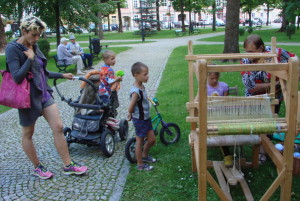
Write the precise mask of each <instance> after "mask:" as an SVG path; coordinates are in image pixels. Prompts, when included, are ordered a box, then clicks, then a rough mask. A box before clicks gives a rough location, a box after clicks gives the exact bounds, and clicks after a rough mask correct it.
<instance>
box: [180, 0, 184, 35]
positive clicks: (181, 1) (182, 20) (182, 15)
mask: <svg viewBox="0 0 300 201" xmlns="http://www.w3.org/2000/svg"><path fill="white" fill-rule="evenodd" d="M183 1H184V0H180V15H181V29H182V32H185V25H184V10H183Z"/></svg>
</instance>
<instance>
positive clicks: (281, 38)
mask: <svg viewBox="0 0 300 201" xmlns="http://www.w3.org/2000/svg"><path fill="white" fill-rule="evenodd" d="M277 31H278V29H268V30H255V31H253V33H252V34H258V35H260V36H261V38H262V39H263V41H264V42H265V43H266V42H271V37H272V36H275V37H276V39H277V42H286V43H288V42H290V43H296V42H297V43H298V42H300V30H296V34H295V35H293V36H292V39H291V40H290V39H289V38H288V36H287V35H286V32H277ZM247 36H249V33H248V32H245V34H244V35H243V36H240V37H239V41H240V42H244V40H245V38H247ZM224 39H225V35H223V36H215V37H211V38H204V39H199V41H213V42H223V41H224Z"/></svg>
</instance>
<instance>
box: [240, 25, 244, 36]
mask: <svg viewBox="0 0 300 201" xmlns="http://www.w3.org/2000/svg"><path fill="white" fill-rule="evenodd" d="M239 34H240V36H243V35H244V34H245V29H244V28H242V27H240V28H239Z"/></svg>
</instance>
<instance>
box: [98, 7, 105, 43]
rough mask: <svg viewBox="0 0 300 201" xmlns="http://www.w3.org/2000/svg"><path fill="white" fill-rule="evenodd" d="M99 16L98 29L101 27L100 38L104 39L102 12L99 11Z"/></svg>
mask: <svg viewBox="0 0 300 201" xmlns="http://www.w3.org/2000/svg"><path fill="white" fill-rule="evenodd" d="M98 18H99V24H98V29H99V35H98V36H99V39H100V40H102V39H104V35H103V26H102V14H101V13H100V12H98Z"/></svg>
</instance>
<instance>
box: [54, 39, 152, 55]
mask: <svg viewBox="0 0 300 201" xmlns="http://www.w3.org/2000/svg"><path fill="white" fill-rule="evenodd" d="M152 42H153V41H144V42H142V41H124V42H109V43H101V45H102V46H103V47H102V49H103V50H104V49H106V45H107V48H108V49H109V48H110V47H111V46H110V45H128V44H139V43H152ZM89 45H90V44H89V42H87V43H80V47H89ZM56 48H57V46H56V45H50V49H51V50H53V49H56ZM84 51H85V52H86V53H89V49H85V50H84Z"/></svg>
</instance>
